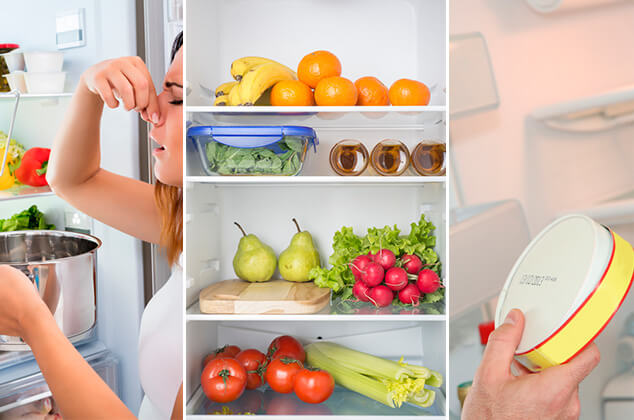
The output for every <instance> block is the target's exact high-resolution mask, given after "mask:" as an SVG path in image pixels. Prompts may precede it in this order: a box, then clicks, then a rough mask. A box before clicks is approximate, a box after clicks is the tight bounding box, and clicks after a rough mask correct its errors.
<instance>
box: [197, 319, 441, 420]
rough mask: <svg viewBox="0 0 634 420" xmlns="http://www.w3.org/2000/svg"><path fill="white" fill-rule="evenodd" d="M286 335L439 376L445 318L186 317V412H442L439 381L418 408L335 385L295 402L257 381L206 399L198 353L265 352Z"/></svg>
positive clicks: (390, 414) (364, 414) (405, 414)
mask: <svg viewBox="0 0 634 420" xmlns="http://www.w3.org/2000/svg"><path fill="white" fill-rule="evenodd" d="M280 335H291V336H293V337H295V338H296V339H297V340H299V341H300V342H301V343H302V344H303V345H304V346H306V345H308V344H309V343H316V342H325V341H328V342H334V343H336V344H339V345H342V346H346V347H348V348H351V349H353V350H357V351H362V352H365V353H370V354H373V355H375V356H379V357H382V358H386V359H391V360H394V361H398V360H399V359H400V358H401V357H403V360H404V362H406V363H411V364H416V365H421V366H425V367H427V368H429V369H433V370H435V371H437V372H439V373H440V374H441V375H442V376H443V378H444V377H445V373H446V371H445V323H444V322H437V321H429V322H393V321H390V322H387V321H372V322H368V321H357V322H333V321H329V322H327V321H326V322H310V323H306V322H297V321H278V322H270V321H257V322H253V321H218V322H204V321H190V322H188V323H187V360H186V363H187V366H186V379H185V381H186V395H187V396H186V400H187V418H188V419H191V420H193V419H202V418H210V417H208V415H213V414H214V413H220V412H224V413H225V414H246V413H253V414H256V415H267V414H268V415H287V416H303V415H313V416H315V415H316V416H320V418H323V417H325V416H335V417H339V416H346V418H366V417H367V416H379V417H399V418H414V417H419V416H430V417H431V418H444V413H445V396H444V394H445V385H444V384H443V385H442V386H441V387H440V388H429V389H433V390H435V391H436V396H435V401H434V404H433V405H432V406H431V407H429V408H425V409H423V408H420V407H417V406H415V405H411V404H407V403H406V404H403V405H402V406H401V407H400V408H390V407H388V406H386V405H384V404H381V403H378V402H376V401H374V400H372V399H369V398H367V397H365V396H363V395H361V394H358V393H356V392H353V391H350V390H348V389H346V388H343V387H341V386H339V385H337V386H336V387H335V391H334V393H333V394H332V395H331V397H330V398H329V399H328V400H326V401H325V402H323V403H321V404H307V403H303V402H301V401H300V400H299V399H298V398H297V397H296V396H295V395H294V394H292V393H291V394H280V393H277V392H275V391H273V390H271V389H270V388H269V387H268V386H263V387H261V388H259V389H257V390H251V391H248V390H247V391H246V392H245V394H243V395H242V396H241V397H240V398H239V399H238V400H236V401H233V402H231V403H227V404H218V403H214V402H212V401H210V400H209V399H207V397H206V396H205V394H204V393H203V392H202V388H201V387H200V375H201V372H202V366H201V365H202V361H203V359H204V357H205V356H206V355H207V354H209V353H210V352H212V351H213V350H215V349H216V348H218V347H221V346H223V345H237V346H239V347H240V348H241V349H247V348H255V349H258V350H260V351H262V352H266V349H267V347H268V345H269V343H270V342H271V341H272V340H273V339H274V338H275V337H277V336H280Z"/></svg>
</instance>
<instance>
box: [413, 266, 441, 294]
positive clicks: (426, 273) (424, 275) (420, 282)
mask: <svg viewBox="0 0 634 420" xmlns="http://www.w3.org/2000/svg"><path fill="white" fill-rule="evenodd" d="M416 286H417V287H418V290H420V291H421V293H434V292H435V291H436V290H438V288H439V287H442V283H440V279H439V278H438V274H436V273H435V272H434V271H432V270H430V269H429V268H426V269H424V270H420V272H419V273H418V279H417V280H416Z"/></svg>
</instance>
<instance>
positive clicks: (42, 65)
mask: <svg viewBox="0 0 634 420" xmlns="http://www.w3.org/2000/svg"><path fill="white" fill-rule="evenodd" d="M24 61H25V62H26V70H27V71H28V72H31V73H58V72H61V71H62V67H63V66H64V53H61V52H58V51H37V52H35V51H31V52H25V53H24Z"/></svg>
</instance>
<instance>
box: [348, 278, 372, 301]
mask: <svg viewBox="0 0 634 420" xmlns="http://www.w3.org/2000/svg"><path fill="white" fill-rule="evenodd" d="M369 289H370V288H369V287H368V286H367V285H366V284H365V283H364V282H362V281H361V280H357V281H356V282H355V283H354V286H353V287H352V294H353V295H354V296H355V297H356V298H357V299H359V300H360V301H361V302H368V301H369V300H370V299H369V298H368V290H369Z"/></svg>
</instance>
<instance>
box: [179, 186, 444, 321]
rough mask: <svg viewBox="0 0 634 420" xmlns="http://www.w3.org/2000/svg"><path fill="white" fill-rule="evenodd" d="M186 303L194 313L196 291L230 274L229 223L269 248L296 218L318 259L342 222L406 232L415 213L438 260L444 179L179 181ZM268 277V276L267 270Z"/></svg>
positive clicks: (233, 236) (282, 239) (280, 243)
mask: <svg viewBox="0 0 634 420" xmlns="http://www.w3.org/2000/svg"><path fill="white" fill-rule="evenodd" d="M186 188H187V203H188V208H187V215H186V223H187V237H186V246H187V265H186V267H187V282H186V285H187V306H190V305H193V306H192V308H191V311H193V312H195V311H197V306H198V304H197V299H198V294H199V292H200V290H202V289H203V288H205V287H207V286H209V285H210V284H212V283H214V282H218V281H221V280H227V279H233V278H235V273H234V270H233V265H232V261H233V257H234V254H235V252H236V249H237V246H238V241H239V239H240V238H241V237H242V234H241V233H240V231H239V230H238V229H237V228H236V226H234V224H233V222H234V221H236V222H238V223H240V224H241V225H242V227H243V228H244V229H245V230H246V231H247V232H248V233H253V234H256V235H257V236H258V237H259V238H260V239H261V240H262V241H263V242H264V243H266V244H268V245H269V246H271V247H272V248H273V249H274V250H275V251H276V253H279V252H281V251H282V250H284V249H285V248H286V247H287V246H288V243H289V241H290V238H291V237H292V235H293V234H294V233H296V230H295V227H294V225H293V223H292V222H291V219H292V218H294V217H295V218H297V220H298V222H299V223H300V226H301V227H302V229H303V230H307V231H309V232H310V233H311V235H312V237H313V241H314V242H315V245H316V247H317V249H318V251H319V254H320V256H321V262H322V265H323V264H326V263H327V259H328V256H329V255H330V254H332V237H333V235H334V233H335V232H336V231H338V230H340V229H341V227H342V226H350V227H352V228H353V229H354V231H355V233H356V234H357V235H365V233H366V232H367V229H368V228H370V227H383V226H385V225H390V226H393V225H394V224H396V225H398V227H399V228H400V229H401V231H402V234H408V233H409V229H410V228H409V226H410V223H412V222H418V220H419V219H420V215H421V214H425V216H426V218H427V220H431V221H432V222H433V223H434V225H435V226H436V230H435V235H436V238H437V242H436V251H437V253H438V255H439V258H440V261H441V262H443V263H444V262H445V261H446V238H445V235H446V229H445V223H446V219H445V184H444V183H441V182H431V183H420V182H418V183H417V182H413V183H407V184H405V183H403V184H389V185H388V184H329V183H328V182H327V181H322V182H321V183H317V184H313V185H309V186H308V185H301V184H295V183H284V184H282V183H268V184H267V183H262V182H260V183H258V184H248V183H240V184H236V183H229V184H213V183H188V184H187V187H186ZM274 277H276V275H274Z"/></svg>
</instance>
